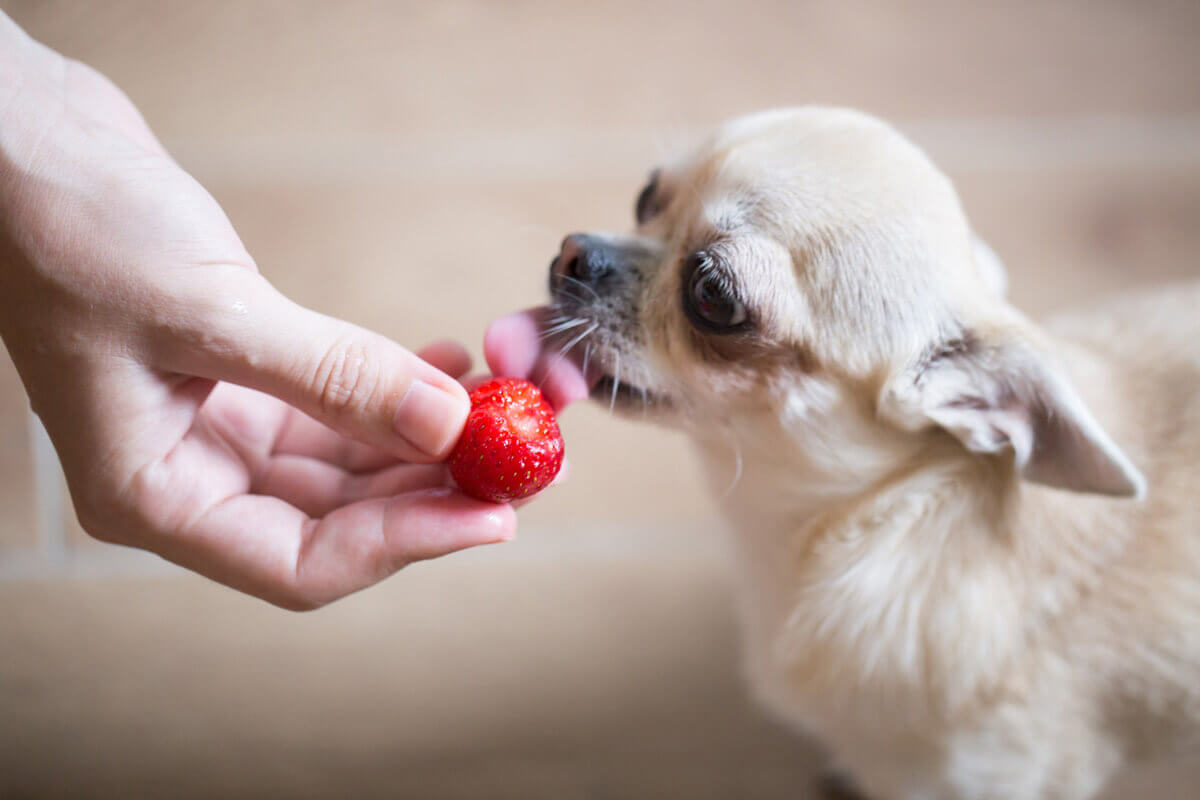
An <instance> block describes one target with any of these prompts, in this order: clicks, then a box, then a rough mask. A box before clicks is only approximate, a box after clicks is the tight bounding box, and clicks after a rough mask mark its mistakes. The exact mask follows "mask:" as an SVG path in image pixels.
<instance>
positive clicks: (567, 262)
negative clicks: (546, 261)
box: [550, 233, 620, 286]
mask: <svg viewBox="0 0 1200 800" xmlns="http://www.w3.org/2000/svg"><path fill="white" fill-rule="evenodd" d="M619 258H620V253H619V252H618V251H617V248H615V247H613V246H611V245H609V244H607V243H606V242H605V241H604V240H602V239H600V238H599V237H596V236H589V235H588V234H586V233H572V234H571V235H570V236H568V237H567V238H565V239H563V242H562V248H561V250H560V251H559V253H558V258H556V259H554V263H553V264H552V265H551V266H550V271H551V280H552V281H556V279H561V276H567V277H569V278H573V279H574V280H577V281H580V282H582V283H586V284H588V285H589V286H591V285H593V284H596V283H600V282H601V281H603V280H604V278H606V277H608V276H609V275H611V274H613V273H614V272H615V271H616V269H617V261H618V259H619Z"/></svg>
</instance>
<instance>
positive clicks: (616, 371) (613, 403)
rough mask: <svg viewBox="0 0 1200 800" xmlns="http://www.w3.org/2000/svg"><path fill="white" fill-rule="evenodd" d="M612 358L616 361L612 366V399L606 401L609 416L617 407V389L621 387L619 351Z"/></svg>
mask: <svg viewBox="0 0 1200 800" xmlns="http://www.w3.org/2000/svg"><path fill="white" fill-rule="evenodd" d="M613 357H614V358H615V359H616V361H615V365H614V366H613V388H612V397H610V398H609V401H608V413H609V414H612V413H613V411H614V410H615V409H616V407H617V389H618V388H619V387H620V385H621V353H620V352H619V351H618V352H615V353H613Z"/></svg>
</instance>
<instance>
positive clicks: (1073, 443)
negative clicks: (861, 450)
mask: <svg viewBox="0 0 1200 800" xmlns="http://www.w3.org/2000/svg"><path fill="white" fill-rule="evenodd" d="M1022 334H1023V331H1019V330H1011V331H1005V332H1003V333H1001V332H992V333H991V334H989V335H988V338H987V340H984V339H982V338H980V335H978V334H966V335H964V336H962V337H961V338H957V339H954V340H952V341H948V342H946V343H945V344H944V345H943V346H942V347H940V348H938V349H936V350H934V351H932V352H930V353H927V354H926V355H925V356H924V357H923V358H921V359H919V360H918V362H917V363H916V364H914V365H912V366H911V367H910V368H908V369H907V370H905V371H904V372H903V373H901V374H899V375H896V376H894V377H893V378H892V379H891V380H890V381H889V382H888V384H887V385H886V386H885V387H884V390H883V393H882V395H881V397H880V405H879V413H880V415H881V416H882V417H883V418H885V419H888V420H890V421H891V422H893V423H894V424H897V425H899V426H900V427H901V428H904V429H906V430H921V429H923V428H927V427H930V426H932V425H936V426H939V427H941V428H943V429H945V430H946V431H948V432H949V433H951V434H953V435H954V436H955V437H956V438H957V439H958V440H959V441H960V442H962V444H963V445H964V446H965V447H966V448H967V449H968V450H970V451H972V452H975V453H1004V452H1011V453H1012V454H1013V457H1014V460H1015V464H1016V467H1017V469H1018V470H1019V471H1020V473H1021V476H1022V477H1023V478H1025V479H1026V480H1030V481H1033V482H1035V483H1041V484H1045V485H1047V486H1054V487H1057V488H1060V489H1070V490H1072V491H1076V492H1091V493H1095V494H1104V495H1112V496H1116V497H1141V496H1142V495H1143V494H1144V492H1145V479H1144V478H1143V477H1142V475H1141V473H1140V472H1139V471H1138V470H1137V468H1136V467H1134V466H1133V464H1132V463H1130V461H1129V459H1128V458H1127V457H1126V456H1125V454H1124V453H1122V452H1121V450H1120V448H1119V447H1117V445H1116V443H1114V442H1113V440H1112V439H1111V438H1109V436H1108V434H1107V433H1105V432H1104V429H1103V428H1101V427H1100V423H1099V422H1097V421H1096V419H1095V417H1093V416H1092V413H1091V412H1090V411H1089V410H1088V409H1087V406H1085V405H1084V404H1083V401H1082V400H1081V399H1080V397H1079V395H1078V394H1077V393H1076V392H1075V389H1074V388H1073V387H1072V386H1071V385H1070V383H1069V382H1068V381H1067V379H1066V377H1065V376H1064V375H1062V374H1061V373H1060V372H1059V371H1058V370H1057V369H1055V368H1054V367H1053V366H1052V364H1051V361H1050V359H1049V357H1048V356H1047V355H1045V354H1044V352H1042V351H1041V350H1040V349H1039V348H1038V347H1037V346H1036V345H1035V344H1034V342H1033V341H1032V340H1031V339H1030V338H1028V337H1025V336H1023V335H1022Z"/></svg>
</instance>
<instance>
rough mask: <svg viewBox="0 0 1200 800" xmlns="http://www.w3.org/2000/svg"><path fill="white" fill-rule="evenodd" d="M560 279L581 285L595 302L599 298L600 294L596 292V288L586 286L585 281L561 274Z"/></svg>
mask: <svg viewBox="0 0 1200 800" xmlns="http://www.w3.org/2000/svg"><path fill="white" fill-rule="evenodd" d="M562 279H563V280H565V281H570V282H571V283H573V284H576V285H578V286H580V287H582V288H583V289H584V290H586V291H587V293H588V294H590V295H591V296H592V299H593V300H596V301H597V302H598V301H599V300H600V295H598V294H596V290H595V289H593V288H592V287H591V286H588V285H587V284H586V283H584V282H583V281H581V280H579V279H578V278H573V277H571V276H570V275H563V276H562Z"/></svg>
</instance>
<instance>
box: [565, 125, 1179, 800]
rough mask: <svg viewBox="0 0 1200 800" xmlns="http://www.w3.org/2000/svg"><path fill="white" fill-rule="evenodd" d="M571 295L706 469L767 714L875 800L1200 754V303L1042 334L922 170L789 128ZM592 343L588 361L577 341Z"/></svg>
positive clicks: (613, 247)
mask: <svg viewBox="0 0 1200 800" xmlns="http://www.w3.org/2000/svg"><path fill="white" fill-rule="evenodd" d="M636 216H637V229H636V232H635V234H634V235H631V236H624V235H611V234H573V235H571V236H568V237H567V238H566V239H565V240H564V242H563V244H562V248H561V252H560V253H559V254H558V256H557V257H556V258H555V259H554V261H553V263H552V265H551V275H550V285H551V291H552V294H553V298H554V301H555V302H554V308H555V309H556V310H557V311H558V313H559V314H560V316H559V317H557V318H556V319H555V321H556V322H558V323H559V325H560V329H561V328H563V327H571V323H578V324H580V325H582V324H584V322H586V323H588V327H587V330H588V334H587V335H586V337H582V338H581V339H579V340H578V341H573V342H570V344H572V345H573V346H574V350H573V352H574V353H576V354H578V353H579V351H580V350H582V352H583V356H582V358H583V360H584V361H586V364H585V365H584V367H583V369H584V371H585V372H586V373H587V376H588V378H589V380H590V381H591V382H592V384H593V388H592V394H593V396H594V397H596V398H598V399H600V400H602V401H603V402H604V403H605V404H610V403H611V404H612V405H614V406H615V407H617V408H620V409H626V410H635V411H641V410H644V411H645V412H646V413H647V414H648V415H649V416H650V417H651V418H652V419H654V420H657V421H660V422H662V423H664V424H668V425H672V426H675V427H679V428H682V429H683V430H685V431H686V432H687V433H688V434H689V435H690V437H691V439H692V440H693V441H694V443H695V446H696V449H697V451H698V453H699V457H700V459H701V461H702V463H703V465H704V467H705V471H706V473H707V474H708V475H709V477H710V480H711V483H712V488H713V491H714V492H715V493H716V494H718V495H719V496H720V497H721V498H722V499H721V505H722V507H723V511H724V513H725V514H726V515H727V517H728V519H729V521H730V523H731V527H732V528H733V533H734V534H735V535H734V537H733V540H734V543H735V544H734V547H733V553H734V561H735V565H736V570H737V575H738V586H739V594H740V606H741V609H740V611H741V614H740V616H741V622H742V630H743V637H744V643H745V663H746V672H747V674H748V677H749V680H750V683H751V686H752V688H753V691H754V694H755V695H756V697H757V698H758V699H759V700H760V701H761V702H762V703H763V704H765V706H766V707H767V708H768V709H770V710H771V711H773V712H774V713H775V714H777V715H778V716H780V717H781V718H783V719H784V720H786V721H787V722H789V723H791V724H793V725H795V726H797V727H799V728H802V729H803V730H805V731H807V732H810V733H811V734H813V735H815V736H816V737H818V738H819V739H821V740H822V741H823V742H824V743H825V744H826V745H828V747H829V748H830V750H831V752H832V753H833V756H834V759H835V761H836V763H837V767H838V768H839V769H841V770H845V771H846V772H848V773H849V774H850V775H852V776H853V780H854V782H855V784H856V786H857V787H858V790H859V791H861V792H863V793H864V794H865V795H866V796H868V797H871V798H878V799H879V800H884V799H886V798H904V799H905V800H935V799H936V800H942V799H943V798H944V799H946V800H952V799H957V798H979V799H981V800H982V799H983V798H995V799H996V800H1025V799H1027V798H1028V799H1030V800H1032V799H1033V798H1056V799H1061V800H1075V799H1076V798H1088V797H1091V796H1093V795H1094V794H1096V793H1097V792H1098V791H1100V789H1101V788H1102V787H1103V786H1104V785H1105V783H1106V782H1107V781H1108V780H1109V778H1110V777H1111V776H1113V775H1115V774H1116V773H1117V772H1118V771H1119V770H1120V769H1121V768H1122V767H1123V766H1124V765H1126V764H1130V763H1134V762H1137V761H1139V760H1143V759H1149V758H1150V757H1152V756H1158V755H1163V754H1169V753H1172V752H1184V751H1185V750H1186V748H1191V747H1196V746H1197V743H1198V742H1200V737H1198V735H1197V734H1198V732H1200V501H1198V500H1197V495H1198V494H1200V313H1198V309H1200V284H1197V285H1191V286H1184V287H1179V288H1175V289H1173V290H1171V291H1164V292H1160V293H1157V294H1147V295H1145V296H1140V297H1135V298H1128V299H1126V300H1124V301H1122V302H1120V303H1117V304H1114V305H1111V306H1110V307H1105V308H1101V309H1097V310H1094V311H1092V312H1090V313H1086V314H1076V315H1074V316H1067V317H1064V318H1062V319H1058V320H1056V321H1054V322H1053V323H1052V324H1048V325H1046V326H1039V325H1035V324H1034V323H1032V322H1031V321H1030V320H1029V319H1028V318H1026V317H1025V316H1023V315H1022V314H1021V313H1020V312H1019V311H1018V310H1016V309H1015V308H1014V307H1013V306H1012V305H1010V304H1009V303H1008V302H1007V301H1006V300H1005V294H1004V292H1005V277H1004V271H1003V268H1002V266H1001V264H1000V262H999V260H998V259H997V258H996V256H995V255H994V254H993V253H992V252H991V251H990V250H989V249H988V247H987V246H986V245H985V244H983V243H982V242H981V241H980V240H979V239H978V238H976V237H975V236H974V235H973V233H972V231H971V228H970V227H969V225H968V222H967V219H966V217H965V215H964V212H963V209H962V207H961V205H960V203H959V200H958V197H957V195H956V193H955V191H954V188H953V187H952V185H951V183H950V181H949V180H948V179H947V178H946V177H945V176H944V175H942V174H941V173H940V172H939V171H938V170H937V169H936V168H935V167H934V165H933V164H932V163H931V162H930V160H929V159H928V158H927V157H926V156H925V155H924V154H923V153H922V152H921V151H920V150H919V149H918V148H917V147H916V146H914V145H913V144H911V143H910V142H909V141H907V140H906V139H905V138H904V137H902V136H901V135H900V134H899V133H897V132H896V131H895V130H894V129H892V128H890V127H889V126H887V125H886V124H884V123H882V122H880V121H878V120H876V119H874V118H872V117H869V116H867V115H864V114H861V113H858V112H854V111H848V110H841V109H831V108H816V107H810V108H799V109H787V110H776V111H769V112H764V113H760V114H755V115H752V116H749V117H745V118H742V119H738V120H735V121H733V122H731V123H729V124H726V125H725V126H723V127H722V128H720V129H719V130H718V131H717V132H716V134H715V135H713V136H712V137H711V138H710V139H709V140H708V142H707V143H706V144H705V145H704V146H702V147H701V148H700V149H699V150H698V151H697V152H696V153H694V154H693V155H692V156H691V157H690V158H688V159H686V160H684V161H681V162H679V163H676V164H674V165H671V166H667V167H664V168H662V169H660V170H658V171H656V172H655V173H653V175H652V177H651V180H650V182H649V185H647V186H646V187H645V189H644V190H643V191H642V192H641V194H640V196H639V197H638V198H637V203H636ZM577 338H578V337H577Z"/></svg>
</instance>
